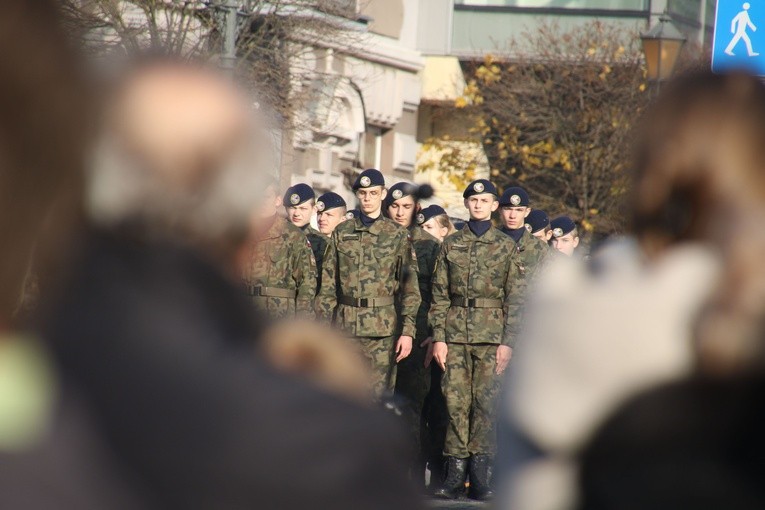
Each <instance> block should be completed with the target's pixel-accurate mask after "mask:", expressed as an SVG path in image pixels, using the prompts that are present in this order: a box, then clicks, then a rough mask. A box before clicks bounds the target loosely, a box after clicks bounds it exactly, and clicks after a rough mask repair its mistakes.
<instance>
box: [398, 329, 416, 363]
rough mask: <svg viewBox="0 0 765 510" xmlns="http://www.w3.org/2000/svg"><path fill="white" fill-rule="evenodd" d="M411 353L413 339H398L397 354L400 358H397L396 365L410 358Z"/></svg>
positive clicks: (403, 336)
mask: <svg viewBox="0 0 765 510" xmlns="http://www.w3.org/2000/svg"><path fill="white" fill-rule="evenodd" d="M411 352H412V337H411V336H406V335H401V337H400V338H399V339H398V342H396V354H398V356H396V363H398V362H399V361H401V360H402V359H404V358H406V357H407V356H409V354H410V353H411Z"/></svg>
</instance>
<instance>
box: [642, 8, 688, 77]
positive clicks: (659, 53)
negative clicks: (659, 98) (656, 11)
mask: <svg viewBox="0 0 765 510" xmlns="http://www.w3.org/2000/svg"><path fill="white" fill-rule="evenodd" d="M640 39H641V40H642V41H643V53H644V54H645V63H646V67H647V69H648V80H649V81H651V82H654V83H660V82H661V81H662V80H666V79H668V78H669V77H670V76H672V71H674V69H675V64H676V63H677V57H678V56H679V55H680V50H681V49H682V47H683V44H685V40H686V38H685V36H684V35H683V34H682V33H681V32H680V31H679V30H678V29H677V27H675V25H674V24H673V23H672V18H670V17H669V15H668V14H667V13H666V12H665V13H664V14H662V15H661V16H660V17H659V23H658V24H656V25H654V26H653V28H651V29H650V30H649V31H648V32H645V33H643V34H640Z"/></svg>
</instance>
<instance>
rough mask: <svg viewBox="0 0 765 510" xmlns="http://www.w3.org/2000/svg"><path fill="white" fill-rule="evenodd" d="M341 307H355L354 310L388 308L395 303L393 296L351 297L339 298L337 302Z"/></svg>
mask: <svg viewBox="0 0 765 510" xmlns="http://www.w3.org/2000/svg"><path fill="white" fill-rule="evenodd" d="M337 301H338V303H340V304H341V305H346V306H355V307H356V308H375V307H377V306H389V305H392V304H393V303H395V300H394V298H393V296H383V297H375V298H356V297H353V296H340V299H338V300H337Z"/></svg>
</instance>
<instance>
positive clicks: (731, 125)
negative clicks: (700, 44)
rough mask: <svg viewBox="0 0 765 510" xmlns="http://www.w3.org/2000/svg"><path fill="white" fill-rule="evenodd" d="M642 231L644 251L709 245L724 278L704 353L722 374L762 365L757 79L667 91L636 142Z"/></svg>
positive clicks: (706, 326) (761, 149) (764, 198)
mask: <svg viewBox="0 0 765 510" xmlns="http://www.w3.org/2000/svg"><path fill="white" fill-rule="evenodd" d="M636 149H637V153H636V156H637V159H636V162H637V164H636V168H635V172H636V173H635V183H634V193H633V197H632V208H631V210H632V211H633V218H632V220H633V227H634V232H635V234H636V235H637V238H638V240H639V242H640V244H641V246H642V248H643V251H644V252H645V254H646V255H647V256H648V257H649V258H650V257H656V256H657V255H658V254H659V253H660V252H662V251H663V250H664V249H665V248H666V247H668V246H669V245H671V244H674V243H678V242H683V241H695V242H702V243H706V244H708V245H710V246H712V247H714V249H715V250H717V251H719V252H720V254H721V255H722V257H723V261H724V267H725V268H726V269H725V273H726V274H724V275H723V276H722V278H721V286H720V288H719V289H717V291H716V292H715V293H714V297H713V299H712V302H711V303H710V304H709V306H708V307H707V309H706V310H705V311H704V312H703V313H702V314H701V317H702V319H701V322H700V323H699V327H698V334H697V340H698V350H699V356H700V361H701V364H702V366H703V367H704V368H705V369H706V370H710V371H713V372H727V371H730V370H737V369H739V368H743V367H744V366H745V365H749V364H751V363H752V362H753V361H754V360H756V361H757V363H756V364H758V365H760V366H762V364H763V361H765V349H764V348H763V345H765V344H764V343H763V341H762V331H761V329H762V326H761V325H762V324H763V320H764V319H765V305H763V303H765V271H763V269H762V264H761V254H762V253H763V251H764V250H765V230H763V229H762V227H761V226H762V224H763V221H765V172H763V171H762V162H763V161H765V89H764V88H763V85H762V84H761V83H760V82H759V81H758V80H757V79H755V78H754V77H751V76H746V75H743V74H733V75H728V76H719V75H714V74H712V73H702V74H694V75H690V76H687V77H683V78H680V79H678V80H676V81H675V82H674V83H672V84H671V85H670V86H669V87H667V88H666V89H665V91H664V92H663V94H662V96H661V97H660V98H659V100H658V101H657V102H656V104H655V105H653V108H652V109H651V111H650V112H649V113H648V114H647V118H646V119H645V122H644V123H643V130H642V132H641V133H640V136H639V139H638V144H637V147H636Z"/></svg>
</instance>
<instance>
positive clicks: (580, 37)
mask: <svg viewBox="0 0 765 510" xmlns="http://www.w3.org/2000/svg"><path fill="white" fill-rule="evenodd" d="M523 41H524V43H523V44H519V43H517V42H516V43H513V44H511V45H510V48H511V50H512V51H511V52H508V53H507V54H506V55H501V54H497V55H487V56H486V57H485V58H484V59H483V61H482V62H475V63H468V64H467V69H466V78H467V86H466V87H465V91H464V94H463V96H462V97H460V98H458V99H457V101H456V103H455V106H456V107H457V108H461V109H465V111H466V113H468V114H469V115H470V116H471V119H472V122H473V127H472V128H471V130H472V132H473V134H474V135H475V136H476V137H477V138H478V139H480V140H481V141H482V143H483V147H484V150H485V152H486V155H487V156H488V159H489V164H490V166H491V174H492V179H493V180H494V181H495V182H496V183H497V184H498V185H499V186H500V187H507V186H512V185H520V186H523V187H524V188H526V189H527V190H528V191H529V193H530V194H531V195H532V197H533V200H534V206H535V207H538V208H542V209H545V210H547V211H548V212H549V213H550V214H551V215H557V214H568V215H570V216H571V217H573V218H575V219H576V220H577V221H579V222H580V224H581V225H582V227H583V228H584V230H585V231H597V232H600V233H612V232H618V231H620V230H622V228H623V226H624V218H623V215H622V207H621V206H622V203H623V199H624V195H625V193H626V187H627V182H628V174H627V172H628V165H629V158H630V154H629V148H630V138H631V136H630V133H631V129H632V127H633V124H634V123H635V121H636V120H637V119H638V117H639V116H640V114H641V111H642V110H643V109H644V108H645V106H646V105H647V103H648V101H649V100H650V98H649V93H648V91H647V90H646V87H647V85H646V80H645V72H644V67H643V59H642V54H641V52H640V48H639V39H638V38H637V34H634V36H632V37H628V36H625V33H624V30H623V28H619V27H616V26H613V25H608V24H605V23H602V22H599V21H594V22H590V23H589V24H587V25H585V26H583V27H578V28H576V29H573V30H571V31H567V32H562V31H561V30H560V29H559V27H557V26H555V25H543V26H541V27H539V28H538V29H537V30H535V31H534V32H533V33H528V34H524V37H523ZM510 55H512V56H510Z"/></svg>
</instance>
